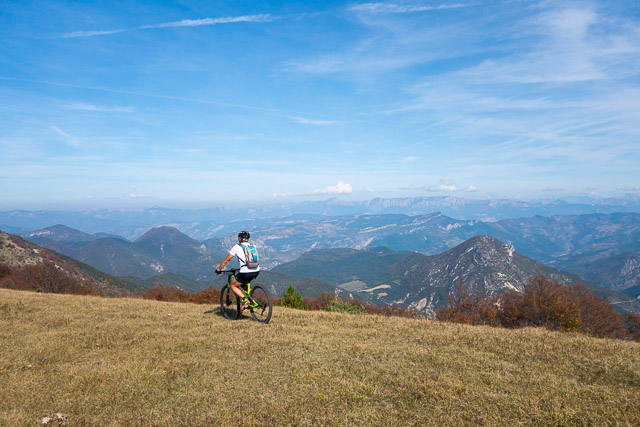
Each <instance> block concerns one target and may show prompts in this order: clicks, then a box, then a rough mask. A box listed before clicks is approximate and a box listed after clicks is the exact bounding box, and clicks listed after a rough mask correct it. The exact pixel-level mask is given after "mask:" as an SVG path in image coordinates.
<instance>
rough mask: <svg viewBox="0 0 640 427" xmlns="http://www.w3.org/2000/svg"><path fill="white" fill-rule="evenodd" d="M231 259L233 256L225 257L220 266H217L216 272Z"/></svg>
mask: <svg viewBox="0 0 640 427" xmlns="http://www.w3.org/2000/svg"><path fill="white" fill-rule="evenodd" d="M231 258H233V254H229V255H227V257H226V258H225V259H224V260H223V261H222V262H221V263H220V265H219V266H218V268H216V270H217V271H220V270H222V269H223V268H224V266H225V265H227V264H228V263H229V261H231Z"/></svg>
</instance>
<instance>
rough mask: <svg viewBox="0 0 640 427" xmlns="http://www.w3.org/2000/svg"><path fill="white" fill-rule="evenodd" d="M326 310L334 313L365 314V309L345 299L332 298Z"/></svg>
mask: <svg viewBox="0 0 640 427" xmlns="http://www.w3.org/2000/svg"><path fill="white" fill-rule="evenodd" d="M327 311H334V312H336V313H348V314H366V312H367V310H366V309H365V308H364V307H362V306H360V305H355V304H351V303H349V302H347V301H340V300H337V299H335V300H333V301H331V302H330V303H329V305H328V306H327Z"/></svg>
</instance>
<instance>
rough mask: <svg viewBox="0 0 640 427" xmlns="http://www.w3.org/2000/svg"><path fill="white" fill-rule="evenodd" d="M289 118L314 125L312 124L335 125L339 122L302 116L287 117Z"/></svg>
mask: <svg viewBox="0 0 640 427" xmlns="http://www.w3.org/2000/svg"><path fill="white" fill-rule="evenodd" d="M289 118H290V119H291V120H293V121H295V122H297V123H300V124H303V125H314V126H329V125H336V124H338V123H339V122H338V121H336V120H316V119H305V118H304V117H294V116H290V117H289Z"/></svg>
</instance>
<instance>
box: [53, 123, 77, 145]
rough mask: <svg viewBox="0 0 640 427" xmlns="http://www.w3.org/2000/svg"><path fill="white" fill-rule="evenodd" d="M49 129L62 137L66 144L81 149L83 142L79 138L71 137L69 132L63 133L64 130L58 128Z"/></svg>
mask: <svg viewBox="0 0 640 427" xmlns="http://www.w3.org/2000/svg"><path fill="white" fill-rule="evenodd" d="M49 129H51V130H52V131H54V132H55V133H56V134H58V135H59V136H61V137H62V139H63V140H64V142H66V143H67V144H69V145H72V146H74V147H80V146H81V145H82V141H81V140H80V139H79V138H76V137H75V136H72V135H69V134H68V133H67V132H65V131H63V130H62V129H60V128H59V127H57V126H50V127H49Z"/></svg>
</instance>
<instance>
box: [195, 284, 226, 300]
mask: <svg viewBox="0 0 640 427" xmlns="http://www.w3.org/2000/svg"><path fill="white" fill-rule="evenodd" d="M190 302H193V303H196V304H218V303H219V302H220V289H217V288H214V287H213V286H209V287H207V288H204V289H202V290H200V291H198V292H194V293H193V294H191V301H190Z"/></svg>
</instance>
